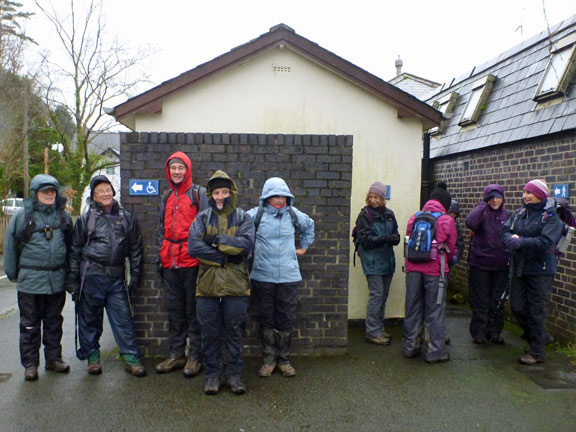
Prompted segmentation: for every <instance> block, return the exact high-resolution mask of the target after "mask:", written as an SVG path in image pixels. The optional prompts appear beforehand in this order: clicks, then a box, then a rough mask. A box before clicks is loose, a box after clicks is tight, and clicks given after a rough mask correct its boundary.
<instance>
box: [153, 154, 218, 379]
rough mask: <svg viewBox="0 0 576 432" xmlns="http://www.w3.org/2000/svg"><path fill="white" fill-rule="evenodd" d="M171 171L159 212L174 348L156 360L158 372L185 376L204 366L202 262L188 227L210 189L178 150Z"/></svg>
mask: <svg viewBox="0 0 576 432" xmlns="http://www.w3.org/2000/svg"><path fill="white" fill-rule="evenodd" d="M165 172H166V177H167V178H168V182H169V184H170V191H168V192H167V193H166V194H164V196H163V198H162V202H161V204H160V211H159V212H158V250H159V257H158V261H159V266H160V274H161V280H162V282H163V286H164V288H165V289H164V299H165V302H166V309H167V310H168V333H169V342H170V349H169V356H168V358H167V359H166V360H164V361H163V362H161V363H159V364H158V365H156V372H158V373H167V372H172V371H173V370H175V369H184V370H183V373H184V376H185V377H193V376H196V375H198V373H199V372H200V369H201V367H202V363H201V360H202V359H201V352H200V344H201V342H200V327H199V326H198V321H197V319H196V279H197V277H198V265H199V264H200V263H199V261H198V260H197V259H196V258H192V257H191V256H190V255H188V231H189V230H190V225H192V222H194V219H195V218H196V215H197V214H198V213H199V212H200V211H202V210H205V209H206V208H208V197H207V196H206V189H205V188H203V187H200V186H197V185H194V183H192V162H190V159H189V158H188V156H186V154H184V153H182V152H176V153H174V154H172V155H171V156H170V157H169V158H168V160H166V165H165ZM187 340H188V349H186V348H187V347H186V345H187ZM186 353H187V355H186Z"/></svg>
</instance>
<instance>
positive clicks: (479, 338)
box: [472, 335, 488, 345]
mask: <svg viewBox="0 0 576 432" xmlns="http://www.w3.org/2000/svg"><path fill="white" fill-rule="evenodd" d="M472 342H474V343H475V344H476V345H484V344H486V343H487V342H488V339H486V336H484V335H480V336H476V337H475V338H472Z"/></svg>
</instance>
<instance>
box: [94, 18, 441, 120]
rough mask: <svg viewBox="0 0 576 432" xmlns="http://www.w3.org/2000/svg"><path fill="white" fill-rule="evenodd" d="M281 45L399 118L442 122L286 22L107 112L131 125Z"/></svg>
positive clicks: (431, 110) (415, 101)
mask: <svg viewBox="0 0 576 432" xmlns="http://www.w3.org/2000/svg"><path fill="white" fill-rule="evenodd" d="M280 45H283V46H284V47H285V48H287V49H291V50H293V51H295V52H297V53H299V54H301V55H303V56H304V57H306V58H309V59H311V60H312V61H314V62H315V63H317V64H319V65H321V66H323V67H325V68H326V69H328V70H329V71H331V72H333V73H335V74H337V75H339V76H341V77H343V78H344V79H347V80H349V81H350V82H352V83H354V84H356V85H358V86H360V87H362V88H363V89H365V90H366V91H368V92H370V93H372V94H373V95H375V96H376V97H379V98H381V99H383V100H385V101H387V102H389V103H391V104H393V105H394V106H395V107H396V108H397V111H398V117H416V118H419V119H421V120H422V123H423V125H424V128H425V129H428V128H430V127H433V126H435V125H438V124H439V123H440V120H441V118H442V117H441V113H440V112H439V111H437V110H436V109H434V108H432V107H431V106H430V105H427V104H426V103H424V102H422V101H420V100H418V99H417V98H416V97H414V96H412V95H411V94H409V93H406V92H404V91H402V90H400V89H399V88H397V87H396V86H394V85H392V84H389V83H388V82H386V81H384V80H382V79H381V78H378V77H377V76H375V75H372V74H371V73H369V72H367V71H365V70H364V69H361V68H359V67H358V66H356V65H354V64H352V63H350V62H349V61H347V60H345V59H343V58H341V57H339V56H337V55H336V54H334V53H332V52H330V51H328V50H326V49H325V48H322V47H321V46H319V45H318V44H316V43H314V42H312V41H310V40H308V39H306V38H304V37H302V36H300V35H298V34H297V33H296V32H295V31H294V30H293V29H292V28H290V27H288V26H287V25H285V24H279V25H276V26H274V27H272V28H271V29H270V31H268V32H267V33H264V34H262V35H261V36H259V37H258V38H256V39H253V40H251V41H249V42H247V43H245V44H243V45H240V46H238V47H236V48H233V49H232V50H230V51H229V52H227V53H225V54H223V55H221V56H219V57H216V58H214V59H212V60H210V61H208V62H207V63H204V64H201V65H200V66H197V67H196V68H194V69H191V70H189V71H187V72H184V73H183V74H181V75H179V76H177V77H175V78H172V79H171V80H168V81H166V82H163V83H162V84H160V85H159V86H157V87H154V88H152V89H150V90H148V91H146V92H144V93H142V94H140V95H138V96H135V97H133V98H131V99H129V100H127V101H126V102H124V103H122V104H120V105H117V106H116V107H114V108H112V109H106V110H105V111H106V113H107V114H110V115H112V116H114V117H115V118H116V120H118V121H120V122H122V123H124V124H126V125H128V124H127V123H130V117H133V116H134V115H136V114H139V113H147V114H151V113H159V112H161V111H162V103H163V99H164V98H166V97H168V96H169V95H170V94H172V93H174V92H177V91H180V90H182V89H184V88H186V87H188V86H190V85H192V84H194V83H195V82H197V81H199V80H202V79H205V78H207V77H210V76H212V75H213V74H216V73H220V72H222V71H224V70H227V69H229V68H231V67H233V66H235V65H237V64H241V63H243V62H245V61H247V60H249V59H250V58H252V57H255V56H257V55H259V54H260V53H262V52H265V51H267V50H270V49H275V48H277V47H279V46H280ZM128 126H129V125H128Z"/></svg>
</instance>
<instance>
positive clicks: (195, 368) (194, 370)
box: [182, 359, 202, 378]
mask: <svg viewBox="0 0 576 432" xmlns="http://www.w3.org/2000/svg"><path fill="white" fill-rule="evenodd" d="M200 369H202V363H200V362H199V361H198V360H192V359H188V361H187V362H186V366H184V370H183V371H182V373H183V374H184V376H185V377H186V378H192V377H195V376H196V375H198V374H199V373H200Z"/></svg>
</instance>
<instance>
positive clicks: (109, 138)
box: [88, 132, 120, 158]
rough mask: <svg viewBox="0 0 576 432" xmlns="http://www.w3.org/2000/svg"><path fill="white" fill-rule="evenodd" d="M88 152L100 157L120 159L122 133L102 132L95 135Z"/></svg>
mask: <svg viewBox="0 0 576 432" xmlns="http://www.w3.org/2000/svg"><path fill="white" fill-rule="evenodd" d="M88 151H89V152H91V153H94V154H98V155H104V154H106V155H109V156H115V157H116V158H119V157H120V133H118V132H102V133H98V134H95V135H94V137H93V138H92V141H91V142H90V144H89V145H88Z"/></svg>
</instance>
